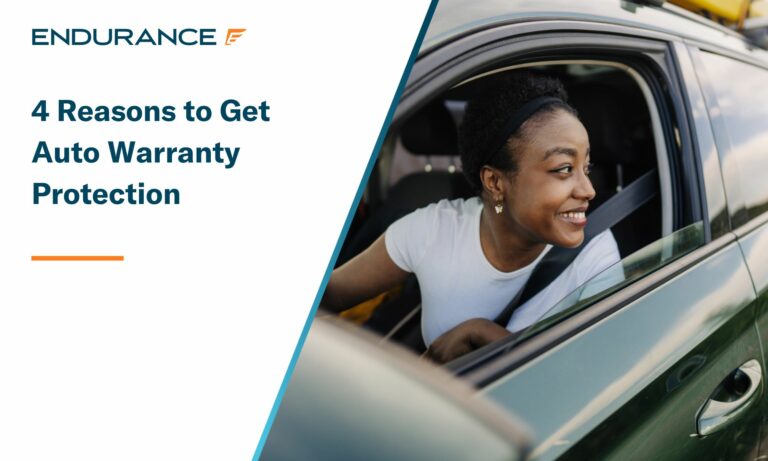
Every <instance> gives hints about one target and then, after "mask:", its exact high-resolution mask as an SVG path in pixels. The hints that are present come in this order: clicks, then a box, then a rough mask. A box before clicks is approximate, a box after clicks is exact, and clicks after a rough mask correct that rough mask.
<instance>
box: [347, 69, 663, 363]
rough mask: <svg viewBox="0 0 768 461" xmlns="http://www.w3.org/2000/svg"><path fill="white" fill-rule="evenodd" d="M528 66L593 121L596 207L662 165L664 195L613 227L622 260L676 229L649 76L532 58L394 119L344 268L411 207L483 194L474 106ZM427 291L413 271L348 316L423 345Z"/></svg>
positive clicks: (417, 346)
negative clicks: (467, 121) (473, 140)
mask: <svg viewBox="0 0 768 461" xmlns="http://www.w3.org/2000/svg"><path fill="white" fill-rule="evenodd" d="M520 67H526V68H527V70H530V71H533V72H537V73H542V74H546V75H550V76H554V77H557V78H558V79H560V81H562V82H563V84H564V85H565V88H566V91H567V92H568V96H569V103H570V104H571V105H572V106H573V107H574V108H575V109H576V110H577V112H578V115H579V118H580V119H581V121H582V123H583V124H584V125H585V127H586V129H587V132H588V134H589V138H590V146H591V162H592V164H593V168H592V172H591V174H590V179H591V180H592V183H593V187H594V188H595V191H596V193H597V195H596V197H595V199H594V200H593V201H592V203H591V204H590V210H594V209H597V208H598V207H599V206H600V205H601V204H602V203H604V202H605V201H606V200H607V199H609V198H610V197H612V196H613V195H615V194H616V193H617V192H618V191H621V190H622V189H623V188H625V187H627V186H628V185H629V184H631V183H632V182H633V181H635V180H636V179H637V178H639V177H641V176H642V175H644V174H646V173H648V172H651V171H653V170H656V171H657V172H658V176H659V191H658V193H657V194H656V195H655V197H654V198H653V199H651V200H650V201H648V202H647V203H645V204H644V205H642V206H641V207H640V208H638V209H637V210H635V211H634V212H632V213H631V214H629V216H627V217H626V218H624V219H623V220H621V221H620V222H619V223H618V224H616V225H615V226H613V227H612V231H613V233H614V236H615V238H616V241H617V243H618V245H619V250H620V253H621V256H622V258H625V257H627V256H628V255H630V254H632V253H634V252H636V251H637V250H639V249H641V248H643V247H645V246H646V245H648V244H650V243H652V242H654V241H656V240H658V239H660V238H661V237H662V236H665V235H668V234H670V233H671V232H672V230H673V229H672V197H671V193H670V190H671V179H670V173H669V171H670V167H669V165H668V158H669V157H668V154H667V148H666V147H665V146H666V144H665V142H664V135H663V133H662V128H661V124H660V121H659V118H658V115H656V114H658V110H657V109H656V106H655V102H654V101H653V97H652V96H651V93H650V91H649V90H648V85H647V83H646V82H645V81H644V80H643V78H641V77H640V76H639V75H638V74H637V73H636V72H634V71H633V69H631V68H629V67H627V66H624V65H623V64H618V63H610V62H596V61H563V62H548V63H543V64H536V65H531V64H528V65H525V66H513V67H507V68H502V69H496V70H494V71H492V72H487V73H485V74H482V75H477V76H474V77H473V78H471V79H468V80H465V81H464V82H461V83H459V84H458V85H455V86H454V87H452V88H451V89H449V90H448V91H447V92H444V93H443V94H441V95H440V96H439V97H437V98H435V99H433V100H431V101H428V103H427V104H425V105H423V106H422V107H421V108H420V109H418V110H416V112H415V113H412V114H411V115H409V116H407V118H406V119H404V120H396V121H395V122H394V123H393V124H392V125H391V127H390V129H389V132H388V134H387V137H386V140H385V142H384V144H383V147H382V149H381V152H380V153H379V156H378V158H377V163H376V165H375V167H374V170H373V171H372V173H371V176H370V179H369V182H368V184H367V187H366V190H365V194H364V198H363V200H362V202H361V204H360V205H359V207H358V209H357V210H356V214H355V216H354V219H353V222H352V225H351V226H350V230H349V233H348V235H347V238H346V240H345V242H344V244H343V246H342V249H341V252H340V254H339V258H338V260H337V263H336V265H337V267H338V266H340V265H342V264H344V263H345V262H346V261H348V260H349V259H351V258H352V257H354V256H355V255H357V254H358V253H360V252H361V251H363V250H364V249H365V248H367V247H368V246H369V245H370V244H371V243H373V241H374V240H375V239H376V238H378V237H379V236H380V235H381V234H382V233H384V231H385V230H386V229H387V227H388V226H389V225H390V224H392V223H393V222H394V221H396V220H397V219H398V218H400V217H402V216H404V215H406V214H408V213H410V212H411V211H414V210H416V209H418V208H421V207H424V206H426V205H428V204H430V203H433V202H437V201H439V200H442V199H457V198H468V197H471V196H472V195H473V191H472V189H471V187H470V186H469V183H468V182H467V181H466V179H465V178H464V176H463V174H462V173H461V165H460V159H459V153H458V148H457V146H458V142H457V134H458V127H459V126H460V123H461V119H462V116H463V111H464V107H465V105H466V102H467V101H468V100H470V99H471V98H472V97H473V95H474V94H476V93H478V92H479V91H481V90H482V89H483V87H484V86H485V85H488V84H489V82H491V81H492V80H493V79H494V78H497V77H499V76H501V75H502V74H503V73H504V72H510V71H514V70H515V69H518V68H520ZM652 114H654V115H653V116H652ZM419 299H420V298H419V290H418V282H417V281H416V279H415V277H413V276H411V277H410V278H409V279H408V281H407V282H406V283H405V284H404V286H402V287H400V288H399V289H398V290H396V292H392V293H389V294H387V295H385V296H383V297H381V298H380V299H378V300H377V301H376V303H374V304H375V308H372V307H371V306H368V307H367V308H366V309H367V310H366V311H365V312H364V313H363V314H360V313H359V312H358V313H357V314H351V312H353V311H354V309H355V308H353V309H352V310H350V311H347V312H346V313H343V314H342V317H346V318H347V319H348V320H353V319H354V321H356V322H357V323H359V324H361V325H363V326H364V327H365V328H367V329H370V330H373V331H375V332H377V333H378V334H380V335H382V336H383V337H384V338H385V339H386V340H391V341H395V342H397V343H400V344H402V345H404V346H406V347H409V348H411V349H413V350H414V351H416V352H422V351H423V350H424V347H425V346H424V344H423V342H422V341H421V331H420V328H419V321H420V318H419Z"/></svg>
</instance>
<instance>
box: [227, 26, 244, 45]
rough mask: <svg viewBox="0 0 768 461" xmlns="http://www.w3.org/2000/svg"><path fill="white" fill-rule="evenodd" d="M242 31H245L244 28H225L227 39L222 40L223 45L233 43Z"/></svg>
mask: <svg viewBox="0 0 768 461" xmlns="http://www.w3.org/2000/svg"><path fill="white" fill-rule="evenodd" d="M243 32H245V29H227V40H226V41H225V42H224V45H231V44H233V43H235V40H237V39H238V38H240V36H242V35H243Z"/></svg>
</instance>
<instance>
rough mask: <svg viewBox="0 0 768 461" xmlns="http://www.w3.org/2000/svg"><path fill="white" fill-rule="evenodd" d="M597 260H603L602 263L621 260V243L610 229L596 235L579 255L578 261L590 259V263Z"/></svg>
mask: <svg viewBox="0 0 768 461" xmlns="http://www.w3.org/2000/svg"><path fill="white" fill-rule="evenodd" d="M595 260H599V261H601V262H602V264H601V265H605V264H606V263H608V264H613V263H615V262H617V261H619V260H621V255H620V254H619V245H618V244H617V243H616V239H615V238H614V236H613V232H611V230H610V229H606V230H604V231H603V232H601V233H599V234H597V235H596V236H594V237H593V238H592V240H590V241H589V242H587V245H586V246H585V247H584V249H583V250H582V251H581V252H580V253H579V256H578V257H577V261H579V262H582V263H583V262H587V261H589V264H592V263H594V262H595Z"/></svg>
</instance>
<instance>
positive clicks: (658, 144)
mask: <svg viewBox="0 0 768 461" xmlns="http://www.w3.org/2000/svg"><path fill="white" fill-rule="evenodd" d="M742 19H743V17H742ZM758 36H761V37H762V36H764V35H758ZM521 68H525V69H528V70H530V71H533V72H537V73H540V74H544V75H552V76H556V77H558V78H559V79H560V80H561V81H563V83H564V84H565V86H566V89H567V91H568V93H569V95H570V101H571V103H572V104H573V105H574V106H575V108H576V109H577V110H578V112H579V116H580V118H581V120H582V122H583V123H584V125H585V126H586V128H587V130H588V132H589V135H590V142H591V146H592V156H593V163H594V164H595V168H594V173H593V176H592V180H593V183H594V187H595V189H596V190H597V191H598V195H597V197H598V198H597V201H599V202H606V201H607V200H608V199H610V198H611V197H612V196H619V195H622V193H623V191H625V190H628V189H630V188H632V187H633V185H634V184H635V183H636V182H637V181H640V180H642V178H645V177H652V178H654V183H653V186H652V187H651V189H650V194H648V195H647V196H646V197H645V198H644V200H643V201H641V202H639V203H635V205H633V206H632V207H631V209H628V210H625V211H626V213H624V214H623V215H622V216H621V217H620V219H618V222H616V223H615V224H614V225H613V226H612V227H611V228H612V231H613V233H614V235H615V237H616V240H617V242H618V245H619V250H620V253H621V257H622V260H621V262H620V263H619V264H618V265H616V266H614V267H613V268H611V269H609V270H608V271H606V272H605V273H603V274H601V275H598V276H597V277H596V278H594V279H592V280H590V281H589V282H587V283H586V284H584V285H583V286H581V287H580V288H579V289H578V290H576V291H575V292H574V293H572V294H571V295H569V296H567V297H566V298H565V299H563V300H562V301H561V302H559V303H557V304H556V305H555V306H552V309H551V310H550V311H549V312H548V314H547V315H546V316H544V317H543V318H541V319H539V321H537V322H535V323H534V324H533V325H531V326H530V327H529V328H527V329H526V330H525V331H524V333H523V334H521V335H514V336H513V337H510V338H508V339H506V340H501V341H499V342H497V343H492V344H490V345H488V346H486V347H484V348H481V349H479V350H477V351H475V352H473V353H471V354H469V355H468V356H465V357H462V358H460V359H457V360H455V361H454V362H451V363H449V364H447V365H446V366H443V367H437V366H434V365H432V364H430V363H429V362H428V361H427V360H425V359H422V358H420V357H419V355H418V352H419V351H420V350H423V344H419V341H418V339H419V338H418V336H419V335H418V328H414V325H417V324H418V308H417V307H418V289H417V284H415V283H413V281H411V282H409V283H411V285H414V286H415V287H416V288H413V287H411V288H409V286H408V283H406V286H405V287H403V288H402V292H401V293H400V294H399V295H396V296H393V295H391V294H390V295H388V296H387V299H386V300H384V301H383V302H381V300H379V301H377V302H376V303H373V304H375V305H376V306H377V308H376V309H375V310H373V309H371V308H370V306H368V307H364V308H360V309H358V310H357V311H355V312H351V313H346V314H344V315H343V316H344V317H346V318H347V319H348V320H350V321H343V320H340V319H336V318H332V317H331V316H328V315H326V314H323V313H322V311H320V314H318V316H317V318H316V319H315V320H314V324H313V326H312V328H311V331H310V333H309V336H308V338H307V340H306V344H305V345H304V347H303V350H302V352H301V356H300V358H299V360H298V363H297V365H296V368H295V371H294V373H293V376H292V379H290V384H289V385H288V387H287V390H286V392H285V395H284V396H283V398H282V402H281V406H280V409H279V411H277V414H276V417H275V418H274V422H273V423H272V425H271V430H269V428H268V430H267V431H265V436H264V437H266V434H267V433H268V434H269V436H268V438H266V439H263V440H262V442H263V443H262V444H260V448H259V449H258V450H257V457H258V456H261V459H265V460H273V459H334V460H339V459H441V460H442V459H531V460H552V459H563V460H567V459H620V460H627V459H637V460H649V459H654V460H659V459H669V460H678V459H696V460H700V459H701V460H703V459H712V460H715V459H727V460H739V459H744V460H747V459H749V460H753V459H762V458H764V457H768V443H766V442H768V440H767V439H766V434H768V399H766V392H765V384H764V381H765V370H766V361H765V359H764V357H765V354H766V352H768V350H766V347H768V257H767V256H766V255H768V182H766V181H765V180H764V178H763V176H762V173H763V172H765V171H768V151H766V147H765V146H768V52H766V50H764V49H763V48H761V47H760V46H758V44H757V43H756V42H755V41H754V40H751V39H750V38H748V36H747V35H746V34H743V33H739V32H736V31H734V30H732V29H731V28H728V27H725V26H723V25H720V24H717V23H715V22H713V21H711V20H709V19H706V18H704V17H702V16H701V15H696V14H693V13H691V12H689V11H687V10H684V9H682V8H679V7H676V6H674V5H670V4H668V3H663V2H658V1H653V2H650V1H649V2H641V1H626V0H625V1H613V0H602V1H590V2H570V1H560V0H542V1H537V2H527V1H520V2H500V1H491V0H489V1H482V2H480V1H474V0H441V1H440V2H439V4H438V5H437V8H436V10H435V12H434V15H433V17H432V19H431V22H430V24H429V27H428V29H427V31H426V35H425V37H424V39H423V41H422V43H421V47H420V49H419V52H418V56H417V57H416V59H415V61H414V62H413V66H412V68H411V70H410V75H409V77H408V80H407V83H406V84H405V85H404V87H403V88H402V91H401V93H400V95H399V96H400V98H399V101H398V104H397V107H396V110H395V112H394V115H393V117H392V120H391V124H390V125H389V127H388V130H387V133H386V137H385V139H384V142H383V143H382V144H381V148H380V151H379V152H378V158H377V162H376V165H375V166H374V167H373V169H372V171H371V172H370V176H369V180H368V183H367V187H366V190H365V195H364V199H363V200H362V201H361V202H360V204H359V205H358V206H357V207H356V211H355V216H354V220H353V222H352V225H351V226H350V228H349V232H348V235H347V238H346V240H345V241H344V245H343V246H342V247H341V250H340V252H339V257H338V260H337V263H342V262H343V261H345V260H348V259H349V258H351V257H353V256H354V255H355V254H357V253H359V252H360V251H361V250H362V249H363V248H365V247H366V246H367V245H368V244H370V243H371V242H372V241H373V239H375V238H376V237H377V236H378V235H380V234H381V233H382V232H383V231H384V230H385V229H386V226H387V225H388V224H390V223H391V222H393V221H394V220H395V219H397V218H398V217H400V216H402V215H404V214H406V213H408V212H410V211H412V210H414V209H416V208H418V207H421V206H425V205H426V204H427V203H430V202H433V201H436V200H439V199H442V198H456V197H466V196H467V195H468V194H469V193H471V192H470V191H468V188H467V185H466V183H465V182H464V181H463V179H462V177H461V175H459V174H457V172H458V171H459V170H460V169H461V165H460V162H459V161H458V158H457V155H456V147H455V146H456V142H455V137H456V127H457V126H458V124H459V123H460V120H461V117H462V114H463V110H464V105H465V104H466V101H467V99H468V98H470V97H471V96H472V95H473V94H476V92H478V91H481V90H482V89H483V88H484V87H485V86H486V85H489V84H490V82H492V81H493V80H494V79H495V78H497V77H498V76H499V75H503V74H504V73H505V72H509V71H512V70H516V69H521ZM408 165H410V167H409V166H408ZM763 166H765V167H767V168H763ZM409 168H410V170H409ZM597 205H598V206H597V209H598V210H599V208H600V204H599V203H598V204H597ZM617 273H618V274H620V275H621V276H620V277H618V278H616V277H615V274H617ZM409 293H410V294H409ZM409 296H410V298H409ZM351 321H357V322H358V323H361V324H363V325H364V328H358V327H352V326H351V325H352V322H351ZM414 331H416V333H415V334H414ZM414 336H415V337H416V338H415V339H414ZM409 350H410V352H408V351H409ZM413 351H416V352H417V353H413ZM262 449H263V450H262Z"/></svg>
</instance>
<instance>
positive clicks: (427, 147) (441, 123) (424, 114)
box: [400, 100, 458, 156]
mask: <svg viewBox="0 0 768 461" xmlns="http://www.w3.org/2000/svg"><path fill="white" fill-rule="evenodd" d="M400 138H401V139H402V142H403V146H404V147H405V148H406V149H408V151H410V152H411V153H412V154H414V155H430V156H457V155H458V145H457V144H458V134H457V129H456V123H455V122H454V121H453V117H451V113H450V112H449V111H448V108H447V107H446V106H445V104H444V103H443V101H439V100H438V101H434V102H432V103H430V104H429V105H428V106H426V107H424V108H422V109H420V110H419V111H418V112H416V113H415V114H414V115H413V116H411V117H410V118H409V119H408V120H406V122H405V124H403V126H402V128H401V129H400Z"/></svg>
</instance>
